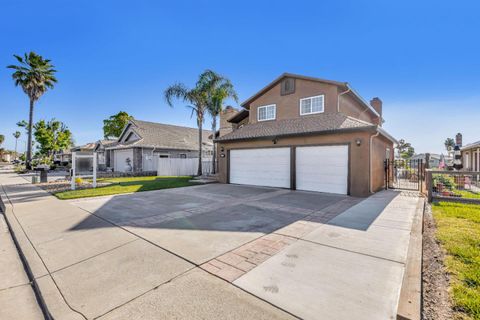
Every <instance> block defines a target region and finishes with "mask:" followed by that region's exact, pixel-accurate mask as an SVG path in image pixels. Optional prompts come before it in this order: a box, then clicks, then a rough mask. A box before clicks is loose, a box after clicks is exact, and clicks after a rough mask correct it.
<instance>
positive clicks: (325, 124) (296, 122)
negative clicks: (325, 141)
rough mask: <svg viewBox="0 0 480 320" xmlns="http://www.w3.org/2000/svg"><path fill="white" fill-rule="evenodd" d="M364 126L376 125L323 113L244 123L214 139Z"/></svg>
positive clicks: (228, 139)
mask: <svg viewBox="0 0 480 320" xmlns="http://www.w3.org/2000/svg"><path fill="white" fill-rule="evenodd" d="M366 128H372V129H373V128H376V126H375V125H373V124H371V123H368V122H364V121H361V120H358V119H354V118H352V117H348V116H346V115H343V114H340V113H324V114H321V115H316V116H311V117H304V118H295V119H286V120H277V121H265V122H257V123H252V124H246V125H244V126H243V127H241V128H239V129H237V130H235V131H233V132H231V133H229V134H226V135H224V136H222V137H220V138H218V139H216V141H232V140H248V139H258V138H268V137H279V136H291V135H302V134H313V133H327V132H332V133H333V132H337V131H345V130H355V129H366Z"/></svg>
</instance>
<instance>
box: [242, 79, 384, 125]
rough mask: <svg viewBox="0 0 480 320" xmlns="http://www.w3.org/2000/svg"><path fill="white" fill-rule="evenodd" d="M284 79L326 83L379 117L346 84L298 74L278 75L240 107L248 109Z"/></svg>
mask: <svg viewBox="0 0 480 320" xmlns="http://www.w3.org/2000/svg"><path fill="white" fill-rule="evenodd" d="M284 78H295V79H302V80H308V81H315V82H322V83H328V84H332V85H335V86H338V87H340V88H342V89H343V90H344V91H347V90H348V94H351V95H352V96H353V97H355V98H356V99H357V100H358V101H359V102H360V103H361V104H363V105H364V106H365V107H366V108H367V109H368V110H370V111H371V112H372V113H373V114H374V115H376V116H377V117H379V116H380V115H379V114H378V112H377V111H376V110H375V109H374V108H373V107H372V106H371V105H370V104H369V103H368V102H366V101H365V100H364V99H363V98H362V96H360V95H359V94H358V93H357V92H356V91H355V90H354V89H353V88H352V87H351V86H350V84H349V83H348V82H340V81H334V80H326V79H321V78H315V77H308V76H302V75H299V74H293V73H287V72H285V73H283V74H282V75H280V76H279V77H278V78H276V79H275V80H273V81H272V82H270V83H269V84H268V85H267V86H265V87H264V88H263V89H261V90H260V91H258V92H257V93H255V94H254V95H253V96H251V97H250V98H248V99H247V100H245V101H244V102H243V103H242V104H241V106H242V107H243V108H245V109H248V108H249V106H250V103H252V102H253V101H254V100H256V99H257V98H258V97H260V96H261V95H263V94H264V93H265V92H267V91H268V90H270V89H272V88H273V87H274V86H276V85H277V83H279V82H280V81H281V80H282V79H284Z"/></svg>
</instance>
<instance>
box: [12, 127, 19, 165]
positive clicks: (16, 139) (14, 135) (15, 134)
mask: <svg viewBox="0 0 480 320" xmlns="http://www.w3.org/2000/svg"><path fill="white" fill-rule="evenodd" d="M20 136H21V133H20V131H15V132H14V133H13V137H14V138H15V160H17V142H18V138H20Z"/></svg>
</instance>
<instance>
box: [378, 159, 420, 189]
mask: <svg viewBox="0 0 480 320" xmlns="http://www.w3.org/2000/svg"><path fill="white" fill-rule="evenodd" d="M424 179H425V165H424V163H423V160H421V159H418V160H417V159H416V160H385V180H386V181H385V186H386V188H390V189H403V190H415V191H421V190H422V187H423V183H424Z"/></svg>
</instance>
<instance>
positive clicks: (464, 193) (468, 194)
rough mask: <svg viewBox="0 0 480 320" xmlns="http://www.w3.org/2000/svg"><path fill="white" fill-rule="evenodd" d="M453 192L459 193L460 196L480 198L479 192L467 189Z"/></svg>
mask: <svg viewBox="0 0 480 320" xmlns="http://www.w3.org/2000/svg"><path fill="white" fill-rule="evenodd" d="M454 193H459V194H461V195H462V198H467V199H480V193H476V192H472V191H469V190H455V191H454Z"/></svg>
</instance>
